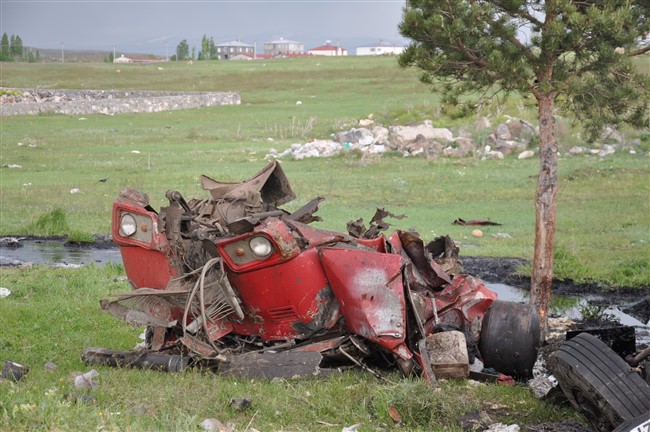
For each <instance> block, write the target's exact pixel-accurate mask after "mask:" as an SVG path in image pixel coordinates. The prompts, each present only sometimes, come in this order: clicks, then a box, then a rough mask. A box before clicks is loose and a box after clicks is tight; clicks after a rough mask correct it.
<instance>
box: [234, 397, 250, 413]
mask: <svg viewBox="0 0 650 432" xmlns="http://www.w3.org/2000/svg"><path fill="white" fill-rule="evenodd" d="M230 406H231V407H232V408H233V409H234V410H235V411H246V410H247V409H248V408H250V407H252V406H253V399H252V398H251V397H250V396H245V397H243V398H233V399H231V400H230Z"/></svg>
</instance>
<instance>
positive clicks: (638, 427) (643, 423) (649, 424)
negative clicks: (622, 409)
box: [614, 411, 650, 432]
mask: <svg viewBox="0 0 650 432" xmlns="http://www.w3.org/2000/svg"><path fill="white" fill-rule="evenodd" d="M648 430H650V411H648V413H647V414H644V415H641V416H639V417H637V418H635V419H632V420H628V421H626V422H624V423H623V424H621V425H620V426H619V427H617V428H616V429H614V432H645V431H648Z"/></svg>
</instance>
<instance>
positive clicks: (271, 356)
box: [218, 351, 327, 379]
mask: <svg viewBox="0 0 650 432" xmlns="http://www.w3.org/2000/svg"><path fill="white" fill-rule="evenodd" d="M322 359H323V356H322V355H321V354H320V353H319V352H293V351H283V352H277V353H270V352H264V353H257V352H254V353H248V354H241V355H235V356H230V357H226V360H225V361H223V362H221V363H220V364H219V369H218V373H219V374H220V375H224V376H234V377H241V378H268V379H273V378H294V377H308V376H316V375H322V374H323V373H327V372H326V371H324V370H323V369H321V368H320V367H319V365H320V362H321V360H322Z"/></svg>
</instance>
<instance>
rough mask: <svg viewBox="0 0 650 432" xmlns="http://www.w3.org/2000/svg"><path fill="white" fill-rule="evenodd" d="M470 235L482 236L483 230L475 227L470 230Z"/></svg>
mask: <svg viewBox="0 0 650 432" xmlns="http://www.w3.org/2000/svg"><path fill="white" fill-rule="evenodd" d="M472 235H473V236H474V237H477V238H478V237H483V231H481V230H480V229H475V230H473V231H472Z"/></svg>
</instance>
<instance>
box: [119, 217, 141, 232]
mask: <svg viewBox="0 0 650 432" xmlns="http://www.w3.org/2000/svg"><path fill="white" fill-rule="evenodd" d="M120 229H121V230H122V233H123V234H124V235H125V236H127V237H129V236H132V235H133V234H135V232H136V231H137V230H138V226H137V222H136V221H135V218H134V217H133V215H130V214H128V213H125V214H123V215H122V219H120Z"/></svg>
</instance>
